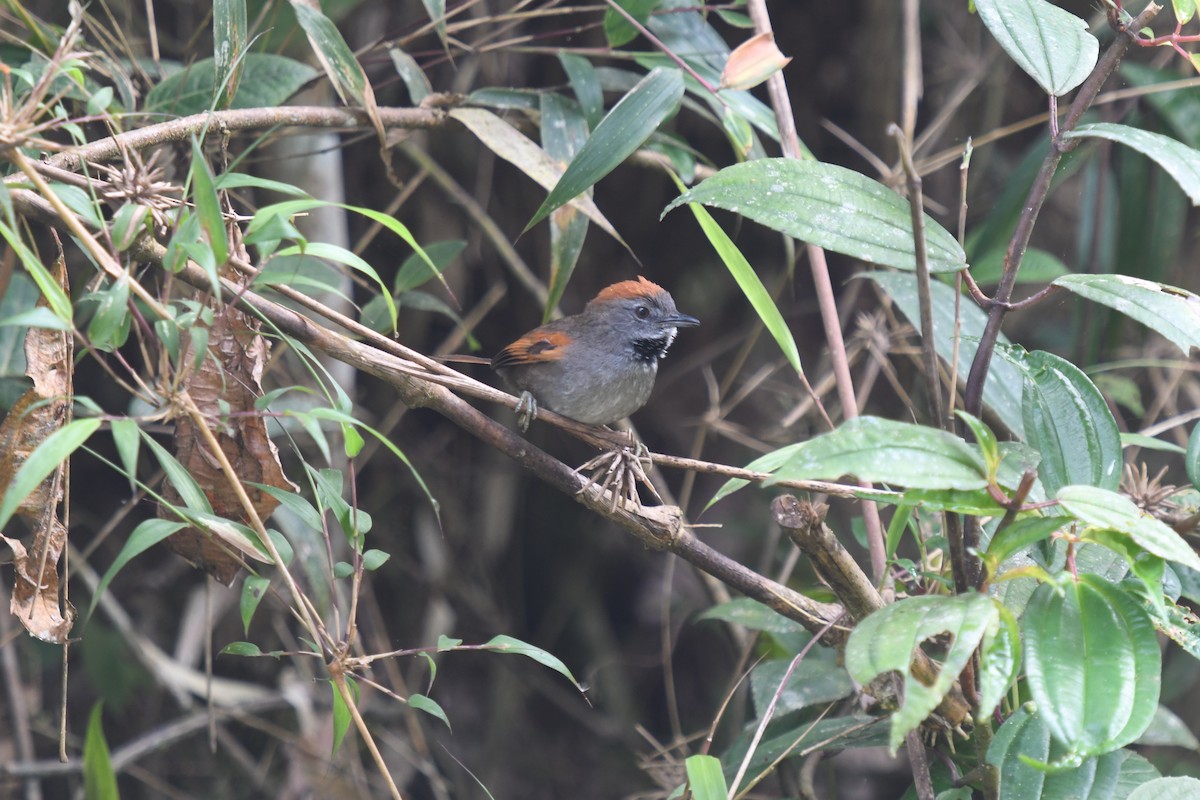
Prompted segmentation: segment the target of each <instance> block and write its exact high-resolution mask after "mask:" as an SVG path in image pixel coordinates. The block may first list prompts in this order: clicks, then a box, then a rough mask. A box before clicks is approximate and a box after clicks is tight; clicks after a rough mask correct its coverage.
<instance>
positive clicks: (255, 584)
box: [239, 575, 271, 636]
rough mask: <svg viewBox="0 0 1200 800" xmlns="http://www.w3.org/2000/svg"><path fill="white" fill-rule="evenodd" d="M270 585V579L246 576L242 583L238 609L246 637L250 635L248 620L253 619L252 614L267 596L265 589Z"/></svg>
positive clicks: (259, 576)
mask: <svg viewBox="0 0 1200 800" xmlns="http://www.w3.org/2000/svg"><path fill="white" fill-rule="evenodd" d="M270 585H271V579H270V578H265V577H263V576H261V575H247V576H246V579H245V581H243V582H242V599H241V603H240V604H239V609H240V611H241V613H242V630H243V631H244V632H245V634H246V635H247V636H249V635H250V620H252V619H254V612H255V611H257V610H258V604H259V603H261V602H262V599H263V598H264V597H266V596H267V589H268V588H269V587H270Z"/></svg>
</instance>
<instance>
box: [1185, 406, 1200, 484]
mask: <svg viewBox="0 0 1200 800" xmlns="http://www.w3.org/2000/svg"><path fill="white" fill-rule="evenodd" d="M1183 465H1184V466H1185V467H1187V476H1188V480H1189V481H1191V482H1192V486H1195V487H1196V488H1197V489H1200V422H1198V423H1196V426H1195V427H1194V428H1192V435H1191V436H1189V437H1188V446H1187V455H1185V456H1184V457H1183Z"/></svg>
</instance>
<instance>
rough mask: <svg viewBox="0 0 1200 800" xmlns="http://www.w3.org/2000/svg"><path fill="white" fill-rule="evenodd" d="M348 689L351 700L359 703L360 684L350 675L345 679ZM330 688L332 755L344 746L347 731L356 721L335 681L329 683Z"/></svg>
mask: <svg viewBox="0 0 1200 800" xmlns="http://www.w3.org/2000/svg"><path fill="white" fill-rule="evenodd" d="M344 680H345V681H346V688H347V689H349V690H350V697H351V700H352V701H353V702H355V703H357V702H358V682H357V681H355V680H354V679H353V678H351V677H350V676H349V675H346V676H345V677H344ZM329 688H330V689H332V690H333V748H332V749H331V750H330V753H331V754H336V753H337V751H338V749H339V748H340V747H341V746H342V739H344V738H346V731H348V730H350V723H351V722H353V721H354V717H353V716H352V715H351V714H350V707H349V706H347V705H346V700H345V698H343V697H342V693H341V692H339V691H338V687H337V685H336V684H334V683H333V681H330V682H329Z"/></svg>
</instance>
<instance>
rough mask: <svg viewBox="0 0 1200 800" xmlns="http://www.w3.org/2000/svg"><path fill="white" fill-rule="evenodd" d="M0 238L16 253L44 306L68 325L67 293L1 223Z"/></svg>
mask: <svg viewBox="0 0 1200 800" xmlns="http://www.w3.org/2000/svg"><path fill="white" fill-rule="evenodd" d="M0 236H3V237H4V240H5V241H6V242H8V246H9V247H11V248H12V249H13V250H15V251H16V253H17V256H18V257H19V258H20V259H21V264H22V265H23V266H24V267H25V269H27V270H28V271H29V277H31V278H33V282H34V283H36V284H37V287H38V289H40V290H41V292H42V296H43V297H45V298H46V304H47V305H48V306H49V307H50V310H51V311H53V312H54V316H56V317H58V318H59V319H60V320H62V321H63V322H64V323H66V324H68V325H70V323H71V320H72V319H73V318H74V310H73V308H72V306H71V298H69V297H67V293H66V292H65V291H63V288H62V287H61V286H59V285H58V281H56V280H54V276H52V275H51V274H50V271H49V270H47V269H46V268H45V267H44V266H43V265H42V262H41V261H39V260H38V257H37V256H36V255H34V253H33V251H32V250H30V249H29V247H28V245H26V244H25V243H24V242H22V241H21V238H20V237H19V236H18V235H17V234H16V233H15V232H14V231H13V229H12V228H10V227H9V226H8V225H6V224H4V223H3V222H0Z"/></svg>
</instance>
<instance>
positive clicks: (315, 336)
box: [11, 190, 846, 644]
mask: <svg viewBox="0 0 1200 800" xmlns="http://www.w3.org/2000/svg"><path fill="white" fill-rule="evenodd" d="M11 196H12V199H13V205H14V207H15V208H16V209H17V210H18V211H20V212H21V213H23V214H27V215H29V216H32V217H34V218H37V219H41V220H43V221H46V222H48V223H50V224H58V225H61V224H62V223H61V220H58V219H57V217H56V215H55V214H54V209H53V208H51V207H49V206H48V204H47V203H46V202H45V201H44V199H42V198H41V197H39V196H37V195H35V194H33V193H32V192H29V191H24V190H17V191H14V192H12V195H11ZM164 253H165V248H163V246H162V245H161V244H158V243H157V242H153V241H148V240H145V239H143V240H142V241H141V242H139V243H138V245H136V246H135V249H134V252H133V255H134V256H135V257H136V258H139V259H142V260H145V261H149V262H153V263H159V264H161V263H162V257H163V255H164ZM178 277H179V278H180V279H181V280H183V281H185V282H186V283H189V284H191V285H192V286H195V287H196V288H198V289H201V290H209V289H211V283H210V280H209V276H208V274H207V273H206V272H205V271H204V269H203V268H202V267H200V266H199V265H198V264H195V263H192V262H189V263H188V264H187V266H186V267H184V268H183V270H182V271H180V272H179V273H178ZM221 291H222V293H223V295H224V296H225V297H228V298H235V299H236V301H237V303H238V305H239V306H241V307H242V308H243V309H245V310H246V311H248V312H249V313H252V314H255V315H256V316H258V317H260V318H262V319H263V320H265V321H266V322H268V323H269V324H270V325H273V326H274V327H275V328H277V329H278V330H279V331H281V332H283V333H285V334H287V335H288V336H291V337H294V338H296V339H298V340H299V341H301V342H303V343H305V344H306V345H308V346H309V347H312V348H314V349H316V350H319V351H321V352H324V353H327V354H328V355H330V356H332V357H333V358H335V359H337V360H339V361H342V362H344V363H346V364H349V365H350V366H352V367H355V368H356V369H359V370H362V371H363V372H366V373H369V374H371V375H374V376H375V377H377V378H379V379H381V380H383V381H385V382H386V383H387V384H388V385H390V386H392V387H393V388H394V389H395V390H396V393H397V395H398V396H399V399H400V401H401V402H402V403H404V404H405V405H406V406H409V407H410V408H428V409H431V410H433V411H436V412H437V413H439V414H441V415H442V416H443V417H445V418H446V419H448V420H450V421H451V422H453V423H454V424H455V425H457V426H459V427H460V428H462V429H463V430H465V431H467V432H468V433H470V434H472V435H473V436H475V437H477V438H478V439H480V440H481V441H483V442H485V443H487V444H489V445H491V446H492V447H495V448H496V449H497V450H500V451H501V452H503V453H505V454H506V455H508V456H509V457H510V458H512V459H513V460H514V461H516V462H517V463H518V464H520V465H521V466H523V467H525V468H526V469H528V470H529V471H530V472H532V473H533V474H534V475H536V476H537V477H538V478H540V479H541V480H543V481H545V482H546V483H548V484H550V485H551V486H553V487H554V488H556V489H558V490H559V491H561V492H563V493H565V494H568V495H570V496H572V497H574V498H575V500H576V501H577V502H579V503H581V504H582V505H584V506H586V507H587V508H588V509H590V510H591V511H593V512H595V513H597V514H599V515H601V516H603V517H606V518H607V519H609V520H611V521H612V522H615V523H616V524H618V525H620V526H621V527H622V528H624V529H625V530H626V531H628V532H629V533H631V534H632V535H633V536H635V537H636V538H637V539H638V540H639V541H641V542H642V543H643V544H644V545H645V546H646V547H648V548H650V549H652V550H665V551H669V552H672V553H675V554H676V555H678V556H680V557H682V558H683V559H684V560H686V561H688V562H690V563H692V564H694V565H695V566H696V567H698V568H699V569H701V570H703V571H704V572H706V573H708V574H710V575H712V576H713V577H715V578H717V579H718V580H721V581H722V582H724V583H726V584H727V585H729V586H730V587H732V588H734V589H737V590H738V591H740V592H742V593H743V594H745V595H746V596H748V597H752V598H754V599H755V600H758V601H759V602H761V603H763V604H764V605H767V606H769V607H770V608H772V609H774V610H775V611H777V612H779V613H780V614H782V615H784V616H785V617H788V618H789V619H793V620H795V621H797V622H799V623H800V624H801V625H804V626H805V627H806V628H807V629H808V630H811V631H814V632H815V631H817V630H820V629H821V628H823V627H825V626H826V625H827V624H828V623H829V622H830V621H831V620H835V619H837V618H838V616H840V615H841V614H842V609H841V608H840V607H839V606H835V605H830V604H828V603H820V602H817V601H815V600H812V599H810V598H808V597H805V596H804V595H802V594H800V593H799V592H796V591H793V590H791V589H789V588H787V587H786V586H783V585H781V584H778V583H776V582H774V581H771V580H769V579H767V578H764V577H763V576H761V575H759V574H758V573H756V572H754V571H753V570H751V569H748V568H747V567H745V566H743V565H742V564H740V563H738V562H736V561H734V560H732V559H730V558H728V557H727V556H725V555H723V554H722V553H720V552H718V551H716V550H714V549H713V548H711V547H709V546H708V545H706V544H705V543H704V542H701V541H700V540H699V539H697V538H696V537H695V536H694V535H693V534H692V533H691V532H690V531H688V530H687V529H685V528H684V527H683V525H682V524H681V520H682V514H681V512H680V511H679V509H678V508H675V507H673V506H658V507H651V508H641V509H637V510H630V509H628V508H626V507H624V506H620V505H619V506H617V507H616V508H615V509H610V507H609V498H608V496H607V495H604V494H601V493H600V492H599V491H598V490H597V489H596V488H595V487H590V485H589V483H588V482H587V481H586V480H585V479H584V478H583V477H582V476H580V475H579V474H578V473H576V472H575V471H574V470H573V469H571V467H569V466H567V465H566V464H564V463H563V462H561V461H559V460H558V459H556V458H554V457H552V456H550V455H549V454H548V453H546V452H545V451H543V450H541V449H539V448H537V447H535V446H533V445H532V444H531V443H530V442H529V441H528V440H526V439H524V438H522V437H521V436H518V435H517V434H516V433H514V432H513V431H511V430H509V429H508V428H506V427H504V426H503V425H501V424H499V423H498V422H496V421H495V420H493V419H491V418H490V417H488V416H487V415H485V414H484V413H482V412H481V411H479V410H478V409H476V408H475V407H474V406H472V405H470V404H469V403H467V402H466V401H465V400H463V399H462V398H461V397H458V396H457V395H456V394H454V393H453V392H451V391H450V390H449V389H448V388H447V387H446V386H444V385H441V383H442V382H453V379H452V378H451V376H448V375H444V374H438V373H434V372H429V371H427V369H426V368H425V367H423V366H421V365H418V364H416V363H414V362H412V361H409V360H408V359H406V358H403V357H401V356H398V355H394V354H392V353H389V352H385V351H384V350H382V349H379V348H377V347H373V346H371V345H368V344H365V343H363V342H357V341H354V340H352V339H349V338H347V337H345V336H342V335H341V334H338V333H336V332H334V331H331V330H329V329H328V328H325V327H324V326H322V325H318V324H317V323H315V322H313V321H312V320H311V319H309V318H308V317H306V316H304V315H303V314H300V313H298V312H296V311H293V310H291V309H289V308H286V307H284V306H282V305H279V304H278V303H275V302H272V301H271V300H268V299H267V298H265V297H262V296H261V295H259V294H256V293H255V292H253V291H249V290H247V289H246V288H245V287H244V286H239V285H237V284H235V283H233V282H231V281H228V280H225V279H222V285H221ZM395 347H396V348H399V345H395ZM470 383H472V384H474V383H477V382H470ZM478 385H479V386H481V387H483V388H484V389H486V392H481V393H480V394H487V395H488V396H489V397H488V399H495V400H500V401H506V400H511V399H512V398H511V397H510V396H509V395H507V394H505V393H504V392H500V391H499V390H496V389H492V388H490V387H486V386H484V385H483V384H478ZM456 388H458V387H457V386H456ZM539 416H541V415H539ZM546 416H547V417H553V416H554V415H551V414H549V412H546ZM557 419H560V420H563V421H565V422H566V423H568V425H566V426H565V427H571V426H574V427H580V426H579V424H578V423H575V422H573V421H571V420H565V418H557ZM845 634H846V631H845V629H838V628H834V629H833V630H832V631H830V633H829V634H827V635H826V637H825V639H826V640H827V641H828V642H829V643H830V644H836V643H838V642H840V641H843V640H844V639H845Z"/></svg>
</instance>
